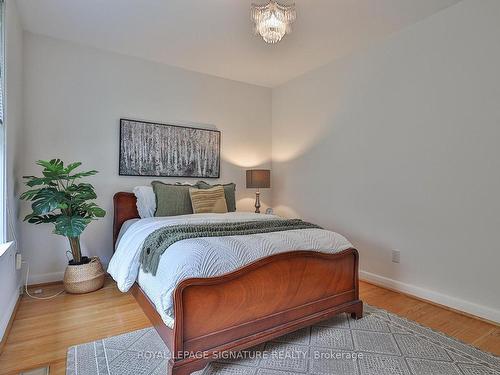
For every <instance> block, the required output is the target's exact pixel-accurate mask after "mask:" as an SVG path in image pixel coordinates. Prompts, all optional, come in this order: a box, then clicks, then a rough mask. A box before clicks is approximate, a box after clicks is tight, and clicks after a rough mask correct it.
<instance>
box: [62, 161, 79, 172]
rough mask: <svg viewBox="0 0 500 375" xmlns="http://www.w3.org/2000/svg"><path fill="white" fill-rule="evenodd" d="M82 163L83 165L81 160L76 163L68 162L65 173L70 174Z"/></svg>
mask: <svg viewBox="0 0 500 375" xmlns="http://www.w3.org/2000/svg"><path fill="white" fill-rule="evenodd" d="M80 165H82V163H80V162H79V161H77V162H75V163H71V164H68V166H67V167H66V168H64V173H66V174H70V173H71V172H72V171H73V170H75V169H76V168H78V167H79V166H80Z"/></svg>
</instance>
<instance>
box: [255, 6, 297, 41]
mask: <svg viewBox="0 0 500 375" xmlns="http://www.w3.org/2000/svg"><path fill="white" fill-rule="evenodd" d="M296 18H297V13H296V12H295V4H292V5H281V4H279V3H277V2H276V1H274V0H270V2H269V3H268V4H266V5H258V4H252V21H253V22H254V23H255V29H254V31H255V35H261V36H262V38H263V39H264V41H265V42H266V43H277V42H279V41H280V40H281V39H282V38H283V37H284V36H285V34H289V33H291V32H292V26H291V25H292V22H293V21H295V19H296Z"/></svg>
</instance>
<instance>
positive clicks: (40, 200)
mask: <svg viewBox="0 0 500 375" xmlns="http://www.w3.org/2000/svg"><path fill="white" fill-rule="evenodd" d="M65 198H66V196H65V194H64V192H62V191H59V190H57V189H55V188H53V187H49V188H43V189H40V191H39V192H38V193H37V194H36V195H35V196H34V197H33V203H32V205H31V208H32V209H33V213H34V214H35V215H44V214H48V213H49V212H51V211H54V210H55V209H56V208H57V207H58V206H59V203H60V202H61V201H63V200H64V199H65Z"/></svg>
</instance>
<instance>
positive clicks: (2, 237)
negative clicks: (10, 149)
mask: <svg viewBox="0 0 500 375" xmlns="http://www.w3.org/2000/svg"><path fill="white" fill-rule="evenodd" d="M4 10H5V3H4V1H3V0H0V244H3V243H4V242H6V240H7V238H6V232H7V231H6V211H7V199H6V198H7V197H6V194H5V192H6V188H5V181H6V179H5V149H6V147H5V121H4V115H5V111H4V103H5V61H4V57H5V41H4V34H5V33H4V31H5V30H4V27H5V22H4V21H5V19H4V14H5V12H4Z"/></svg>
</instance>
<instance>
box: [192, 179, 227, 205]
mask: <svg viewBox="0 0 500 375" xmlns="http://www.w3.org/2000/svg"><path fill="white" fill-rule="evenodd" d="M196 185H197V187H198V188H199V189H210V188H213V187H214V186H222V187H223V188H224V195H225V197H226V205H227V212H234V211H236V184H235V183H233V182H231V183H229V184H224V185H222V184H217V185H210V184H208V183H206V182H205V181H198V182H197V183H196Z"/></svg>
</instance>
